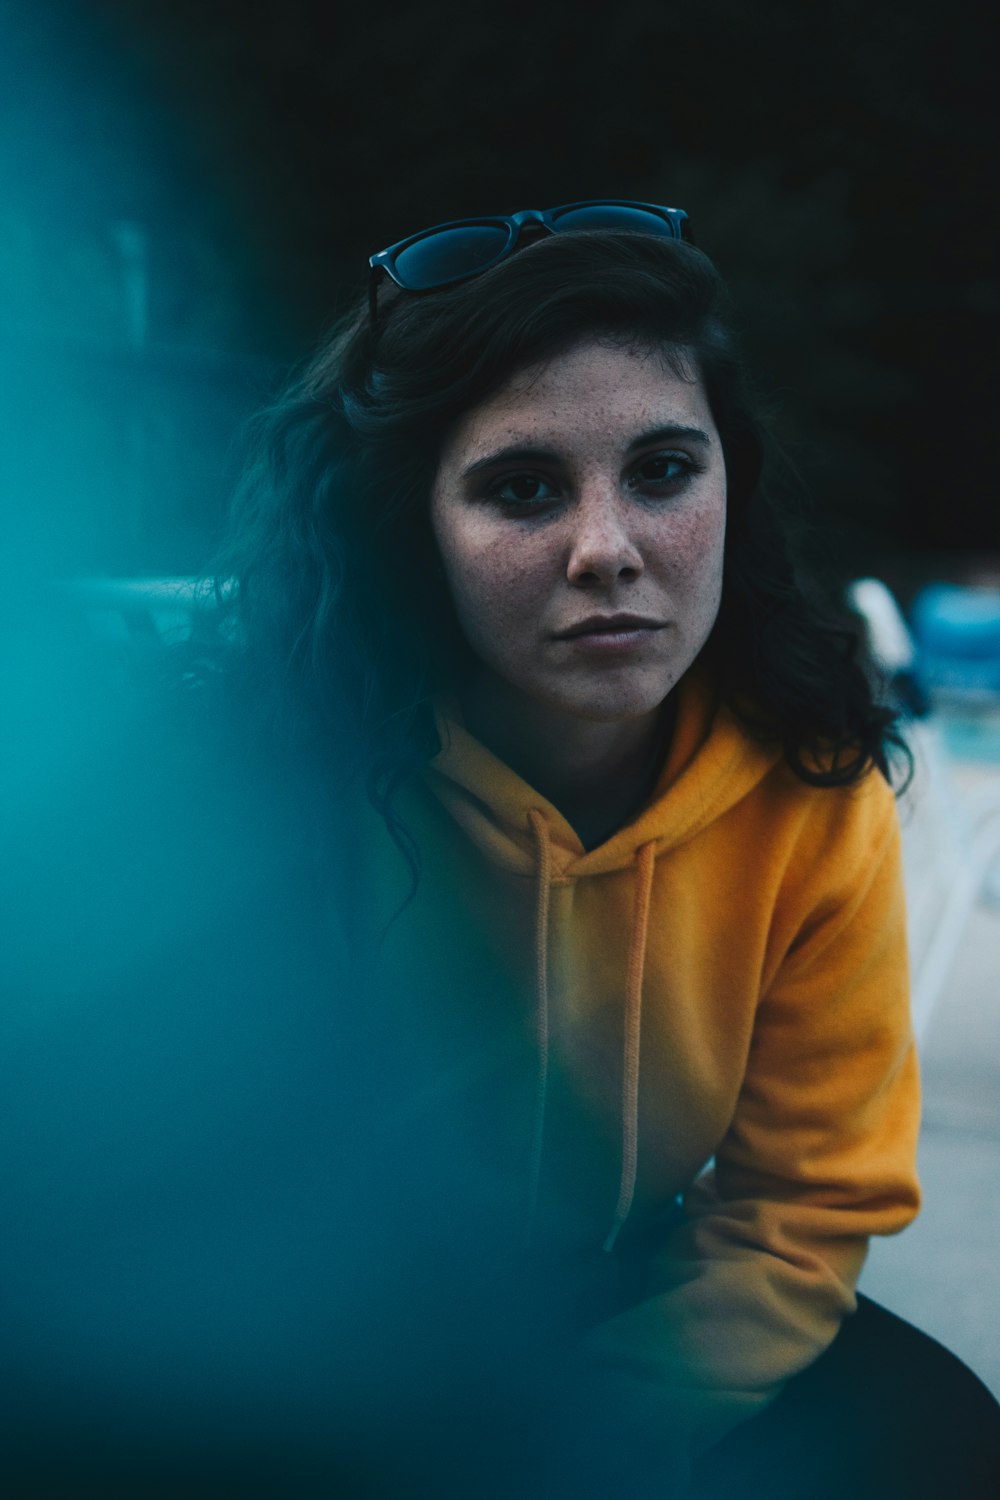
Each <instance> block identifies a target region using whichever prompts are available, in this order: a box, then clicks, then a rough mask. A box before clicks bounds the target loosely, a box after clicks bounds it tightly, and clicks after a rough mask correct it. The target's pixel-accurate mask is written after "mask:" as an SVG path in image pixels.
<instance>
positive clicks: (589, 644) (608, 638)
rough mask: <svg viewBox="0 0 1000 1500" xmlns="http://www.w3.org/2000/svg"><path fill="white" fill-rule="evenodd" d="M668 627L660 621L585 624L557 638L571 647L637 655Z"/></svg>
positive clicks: (576, 626)
mask: <svg viewBox="0 0 1000 1500" xmlns="http://www.w3.org/2000/svg"><path fill="white" fill-rule="evenodd" d="M664 628H665V627H664V625H663V623H662V622H661V621H659V620H644V619H639V618H636V617H631V618H630V617H622V618H620V619H615V618H610V619H592V620H582V621H581V622H580V624H579V625H573V626H571V627H570V629H569V630H564V631H562V632H561V634H560V635H558V636H557V637H556V639H557V640H561V641H565V642H566V643H567V644H568V645H570V646H575V647H577V648H578V649H581V650H589V651H602V652H603V651H610V652H614V651H634V650H635V649H636V647H637V646H642V645H644V644H645V643H646V642H647V641H648V640H649V639H650V637H651V636H654V635H655V634H656V632H657V631H658V630H663V629H664Z"/></svg>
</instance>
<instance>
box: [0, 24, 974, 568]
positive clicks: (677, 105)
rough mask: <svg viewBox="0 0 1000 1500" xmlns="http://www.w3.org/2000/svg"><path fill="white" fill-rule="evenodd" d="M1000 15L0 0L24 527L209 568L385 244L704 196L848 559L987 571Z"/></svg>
mask: <svg viewBox="0 0 1000 1500" xmlns="http://www.w3.org/2000/svg"><path fill="white" fill-rule="evenodd" d="M986 26H987V22H986V12H985V8H979V9H976V8H974V7H973V6H972V5H969V4H966V3H965V0H958V3H953V4H951V5H948V6H944V5H936V6H931V5H929V4H926V3H917V4H913V3H904V0H868V3H859V0H842V3H840V4H837V5H826V4H810V3H808V0H757V3H755V4H750V3H746V0H743V3H740V0H702V3H700V4H675V3H669V0H618V3H616V4H614V5H609V6H607V7H595V8H593V9H591V10H587V9H585V8H584V7H582V6H580V5H579V4H571V3H568V0H548V3H546V4H542V5H540V6H536V5H525V4H520V3H507V4H500V3H496V0H490V3H487V4H483V5H478V6H473V5H469V4H467V3H465V4H463V3H460V0H431V3H425V4H423V5H419V6H418V5H404V4H400V3H398V0H380V3H379V4H377V5H373V4H357V3H355V4H351V5H346V4H331V3H320V0H285V3H281V4H278V3H275V4H267V3H261V0H242V3H238V4H237V3H224V0H214V3H213V0H207V3H206V0H142V3H134V0H132V3H130V0H91V3H88V4H63V5H59V4H46V3H44V0H43V3H39V4H35V5H29V4H28V3H27V0H0V135H2V142H0V182H2V183H3V184H4V190H3V204H2V206H0V231H2V238H0V360H3V362H4V364H5V365H6V373H7V377H8V381H7V397H8V402H9V405H8V413H9V420H8V423H7V429H8V433H9V434H11V435H12V440H11V442H10V443H9V444H8V445H7V451H8V457H7V460H6V463H7V467H8V469H9V470H10V473H9V474H8V475H7V476H6V477H7V488H8V495H9V496H11V497H12V498H13V506H12V510H13V513H14V514H15V515H16V516H18V517H19V518H20V520H21V522H25V518H26V517H27V518H28V520H27V522H25V524H22V525H21V527H20V531H21V533H22V536H24V535H28V536H31V537H35V536H37V535H38V534H40V533H42V532H44V534H45V535H46V537H47V538H48V540H47V543H46V545H47V547H48V550H49V552H50V554H51V553H52V552H53V549H54V555H55V557H56V561H57V564H58V565H60V566H63V567H64V568H65V567H70V566H72V567H73V568H76V569H79V570H84V571H86V570H90V571H97V572H101V571H110V572H133V573H134V572H152V573H176V572H181V573H185V572H188V571H191V570H192V569H196V568H198V567H201V566H202V565H203V564H204V563H205V561H206V559H207V557H208V556H209V552H210V547H211V544H212V542H213V540H214V539H215V537H216V536H217V534H218V529H219V526H220V524H221V519H222V516H223V513H224V507H225V499H226V495H227V493H228V489H229V487H230V485H231V482H232V477H233V474H234V472H235V470H236V467H237V465H238V461H239V458H238V440H236V434H237V433H238V431H239V427H240V423H241V421H242V420H243V418H244V417H245V416H246V414H247V413H248V412H249V411H250V410H252V409H253V407H254V406H255V405H257V404H258V403H259V402H260V401H261V400H262V399H264V398H265V397H266V395H267V394H268V393H269V391H271V390H273V389H274V388H275V386H276V383H278V382H280V380H281V378H282V375H283V373H284V372H285V370H286V369H287V366H288V363H289V362H290V361H292V360H294V359H297V358H299V357H301V356H302V355H303V354H305V353H306V352H308V350H309V349H310V348H311V347H312V345H313V344H314V343H315V341H316V340H317V338H318V337H319V336H320V334H321V332H322V330H323V328H324V327H325V326H326V325H327V324H328V322H329V321H330V319H331V317H332V316H333V315H334V314H335V313H336V312H337V311H338V310H339V309H340V308H341V307H342V305H343V302H344V299H345V298H346V297H348V296H351V295H354V294H355V293H357V292H359V291H361V290H362V289H363V287H364V285H365V274H364V273H365V265H366V259H367V256H368V254H369V253H370V252H371V251H372V250H374V249H377V248H380V247H381V246H382V245H384V244H387V243H389V242H391V241H393V240H395V239H398V238H401V237H402V236H403V235H405V234H407V233H409V232H410V231H412V230H414V229H418V228H421V227H423V226H425V225H428V224H432V223H435V222H437V221H439V220H444V219H448V218H450V217H455V216H460V215H464V214H469V213H479V212H490V211H510V210H513V209H516V208H521V207H527V206H537V207H547V206H550V205H553V204H557V203H561V202H567V201H571V200H573V199H576V198H588V197H598V196H614V197H626V198H638V199H645V200H649V201H653V202H661V203H673V204H679V205H681V206H683V207H685V208H687V209H688V211H689V213H690V215H691V218H692V221H693V224H694V226H695V230H696V234H697V238H698V241H699V243H700V244H701V246H702V247H703V248H704V249H706V250H707V251H708V252H709V253H710V254H711V255H712V257H713V258H714V259H715V260H716V262H717V264H718V265H719V267H720V269H721V270H722V272H723V274H724V275H725V276H726V278H727V279H728V280H729V282H730V284H731V286H732V287H733V289H734V292H735V294H736V298H737V303H738V307H739V309H740V316H741V319H742V323H743V327H744V332H745V336H746V340H747V342H748V345H749V347H750V351H751V353H752V355H753V356H754V358H755V362H756V364H757V366H758V368H759V370H760V372H761V381H762V385H763V389H764V391H765V393H766V395H767V397H768V400H769V403H770V405H771V406H772V408H773V411H774V414H775V419H776V422H777V426H778V430H779V433H780V435H781V436H782V438H783V440H784V442H785V443H786V445H787V447H788V449H789V452H790V455H791V457H792V460H793V462H794V464H795V465H796V466H797V468H798V470H799V471H800V473H801V475H802V477H803V479H804V480H805V482H806V486H807V488H808V491H809V493H810V494H811V496H812V497H813V499H812V523H813V526H814V528H815V530H816V537H815V539H814V540H815V550H816V551H818V552H820V553H821V554H822V555H823V557H824V559H825V560H827V561H828V562H829V564H830V567H831V569H832V571H833V572H834V573H839V574H843V575H845V576H846V575H847V574H850V573H858V572H866V571H870V570H875V571H880V572H882V573H883V574H884V575H887V576H889V578H890V580H891V581H893V582H895V583H896V585H897V587H899V588H900V589H901V591H902V592H903V593H904V594H906V592H907V591H908V589H909V588H910V587H911V586H912V585H913V584H914V583H915V582H918V581H921V580H923V579H925V578H927V577H931V576H935V575H936V576H941V577H955V578H960V577H970V576H978V577H980V578H984V577H989V576H990V570H991V568H992V569H995V568H996V565H997V553H998V549H1000V527H998V524H997V502H996V477H995V468H996V465H995V460H994V433H995V427H996V414H995V413H996V402H997V389H998V383H997V380H996V374H997V363H998V356H997V340H996V327H997V321H998V312H1000V285H998V270H997V228H996V225H997V220H998V217H1000V216H998V214H997V208H996V197H997V172H996V165H997V108H996V103H995V98H996V93H997V89H996V84H995V79H996V76H997V69H996V57H995V55H994V56H992V57H991V55H990V51H989V47H990V43H989V36H988V32H987V29H986ZM123 226H125V227H124V228H123ZM136 234H138V237H139V239H138V243H139V246H140V249H139V251H138V252H137V251H136V249H135V244H136V238H135V236H136ZM129 235H131V236H132V239H131V240H130V239H129ZM130 244H131V246H132V248H131V250H130V249H129V245H130ZM130 256H131V259H130ZM137 256H138V261H139V262H140V267H139V272H138V273H137V271H136V264H137V259H136V258H137ZM137 274H138V275H139V276H140V282H141V288H140V291H139V292H138V293H137V291H136V285H137V283H136V280H135V277H136V275H137ZM130 277H131V280H130ZM137 295H138V296H139V303H137V302H136V297H137ZM140 304H141V305H140ZM11 455H13V456H11ZM39 518H41V519H39ZM15 529H17V528H15ZM53 536H56V537H57V538H58V540H57V541H56V542H53V541H52V537H53Z"/></svg>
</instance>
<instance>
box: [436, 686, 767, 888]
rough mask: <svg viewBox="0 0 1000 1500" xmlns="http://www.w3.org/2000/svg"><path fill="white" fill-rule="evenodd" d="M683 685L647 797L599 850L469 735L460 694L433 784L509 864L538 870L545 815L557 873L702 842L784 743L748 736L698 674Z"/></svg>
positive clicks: (450, 707)
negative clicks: (700, 837) (644, 851)
mask: <svg viewBox="0 0 1000 1500" xmlns="http://www.w3.org/2000/svg"><path fill="white" fill-rule="evenodd" d="M675 691H676V693H677V695H678V710H677V718H676V724H675V727H674V733H673V738H672V741H671V743H670V746H669V749H668V751H667V754H666V758H665V760H664V763H663V766H662V768H661V771H660V775H659V776H658V778H657V781H656V784H655V786H654V789H653V792H652V793H651V795H650V798H649V800H648V801H647V803H646V805H645V807H643V808H642V809H641V810H640V812H639V813H637V814H636V816H635V817H634V818H633V819H632V821H631V822H629V823H627V824H626V825H625V827H624V828H620V829H619V830H618V831H617V833H614V834H612V836H611V837H610V838H609V839H607V840H606V841H605V842H604V843H603V844H599V845H598V846H597V848H595V849H590V850H586V849H584V847H583V844H582V843H581V841H580V838H579V836H578V835H577V834H576V832H575V831H574V829H573V828H572V827H571V826H570V824H569V823H568V822H567V821H566V819H565V818H564V817H563V815H562V813H560V812H559V810H558V808H556V807H554V806H553V804H552V803H551V802H548V801H546V799H545V798H544V797H542V796H541V795H540V793H538V792H536V791H535V790H534V789H533V788H532V787H531V786H529V785H528V783H527V782H526V781H523V780H522V779H521V777H520V776H518V775H517V774H516V772H514V771H512V770H511V769H510V767H509V766H507V765H505V764H504V763H503V761H501V760H499V759H498V758H497V757H496V756H495V755H493V754H492V753H491V752H490V751H489V750H487V749H486V747H485V746H484V745H481V744H480V743H479V741H478V740H476V739H474V738H473V737H472V735H470V734H469V732H468V730H467V729H466V728H465V726H464V724H463V723H462V719H461V715H460V712H459V710H458V705H457V703H456V702H455V701H454V700H447V701H443V702H442V703H441V704H440V706H439V709H438V733H439V735H440V738H441V747H442V748H441V750H440V752H439V753H438V755H437V756H436V757H435V758H434V760H433V761H432V762H431V764H430V767H429V770H428V773H427V774H428V780H429V784H430V786H431V789H432V790H433V791H434V793H435V795H436V796H437V797H438V798H439V799H440V800H441V802H442V803H443V804H444V805H445V806H446V807H447V809H448V811H449V812H450V813H451V815H452V817H453V818H454V819H455V821H456V822H457V823H458V824H459V825H460V826H461V827H462V829H463V830H464V832H465V833H466V834H467V835H468V837H469V838H470V839H472V841H473V843H474V844H475V845H476V846H477V847H478V848H479V849H480V850H481V851H482V852H483V853H484V854H485V855H486V857H487V858H488V859H489V860H491V861H492V862H493V863H494V864H497V865H499V866H500V867H501V868H502V869H505V870H508V871H510V872H512V873H514V874H519V875H528V876H530V875H533V874H535V873H536V872H537V868H538V837H537V832H536V831H535V825H536V822H537V817H540V818H541V819H543V820H544V823H545V826H546V829H547V832H548V839H549V845H550V850H551V873H552V875H553V877H556V878H560V879H564V880H578V879H583V878H585V877H587V876H591V875H607V874H611V873H612V872H614V871H616V870H623V869H625V868H627V867H628V866H630V865H632V864H633V863H634V861H635V858H636V854H637V852H638V850H639V849H641V848H643V847H646V846H648V845H652V846H653V849H654V852H655V854H656V855H660V854H663V853H666V852H667V851H668V850H670V849H675V848H678V847H679V846H680V845H681V844H684V843H686V842H687V841H688V840H689V839H691V838H694V837H695V836H696V835H697V834H698V833H700V832H701V831H702V830H703V829H704V828H706V827H707V826H708V825H709V824H711V823H714V822H715V821H717V820H718V819H719V818H721V817H722V816H723V814H724V813H726V812H728V811H729V809H730V808H731V807H734V806H735V805H736V804H737V803H738V802H740V801H741V800H742V799H743V798H744V797H746V796H747V795H748V794H749V793H750V792H752V791H753V789H754V788H755V787H756V786H757V785H758V783H759V782H760V781H761V780H762V779H763V778H764V777H765V776H766V775H767V773H768V771H770V770H771V768H772V767H773V766H774V764H775V762H776V761H777V760H778V759H779V758H780V755H781V750H780V747H778V746H776V745H770V744H768V745H764V744H761V745H757V744H755V743H753V742H752V741H750V740H748V738H747V734H746V731H745V730H744V729H742V728H741V726H740V725H739V724H738V723H737V722H736V720H735V719H734V718H733V716H732V714H731V713H730V712H729V710H728V709H727V708H726V707H725V706H724V705H721V704H720V703H719V702H718V700H717V697H716V695H715V693H714V692H713V690H712V688H711V686H710V685H709V683H708V682H706V681H705V679H704V678H703V677H701V676H700V675H698V674H696V673H694V672H691V673H688V675H687V676H686V677H685V678H683V679H682V681H681V682H680V683H679V684H678V686H677V688H676V689H675ZM533 815H537V816H533Z"/></svg>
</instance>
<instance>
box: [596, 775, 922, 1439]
mask: <svg viewBox="0 0 1000 1500" xmlns="http://www.w3.org/2000/svg"><path fill="white" fill-rule="evenodd" d="M823 795H824V796H825V798H826V799H827V801H826V803H825V804H814V807H816V808H817V810H818V816H817V817H815V818H814V819H813V820H812V821H813V823H814V824H816V826H808V827H807V828H806V832H805V834H804V836H803V837H802V838H801V839H800V841H799V848H798V850H797V854H796V858H795V859H794V860H793V861H792V862H791V864H790V866H789V869H788V871H787V873H786V880H785V882H784V886H783V890H784V896H783V898H782V900H781V901H779V903H778V907H779V908H780V910H778V909H776V912H775V921H774V924H773V926H774V931H775V934H776V935H777V938H778V947H779V950H780V951H779V955H778V956H777V957H776V958H775V959H774V961H773V962H772V964H771V965H770V972H769V974H768V977H767V979H766V981H765V986H764V988H763V991H762V994H761V997H760V999H759V1003H758V1007H757V1012H756V1019H755V1023H754V1028H753V1034H752V1038H751V1044H750V1050H749V1055H748V1059H747V1066H746V1072H745V1077H744V1081H743V1085H742V1088H741V1091H740V1095H739V1099H738V1102H737V1107H736V1110H735V1113H734V1115H733V1118H732V1120H731V1123H730V1126H729V1129H728V1131H727V1133H726V1135H725V1137H724V1139H723V1140H722V1141H721V1142H720V1143H719V1145H718V1148H717V1150H716V1155H715V1164H714V1169H713V1170H712V1171H711V1172H710V1173H708V1174H706V1175H704V1176H702V1177H700V1178H699V1179H698V1180H697V1181H696V1182H695V1183H694V1184H693V1186H692V1187H691V1188H690V1189H689V1190H688V1192H687V1194H686V1197H685V1205H684V1206H685V1217H684V1220H683V1221H682V1223H681V1224H680V1226H679V1227H678V1228H676V1229H675V1230H673V1231H672V1232H671V1233H670V1234H669V1236H668V1238H667V1239H666V1240H665V1242H664V1243H663V1244H662V1246H661V1248H660V1250H659V1251H658V1253H657V1254H656V1255H655V1257H654V1259H653V1262H652V1264H651V1268H650V1275H649V1279H648V1282H647V1288H646V1289H647V1293H648V1294H649V1295H647V1298H646V1300H644V1301H642V1302H640V1303H638V1304H636V1305H635V1306H633V1307H632V1308H630V1309H629V1310H628V1311H627V1312H625V1313H623V1314H621V1315H619V1316H618V1317H616V1318H614V1319H613V1320H611V1321H609V1322H607V1323H605V1324H602V1325H601V1326H599V1327H598V1328H596V1329H594V1330H593V1331H592V1333H591V1335H590V1336H589V1339H588V1352H589V1354H590V1356H591V1357H593V1359H594V1360H595V1361H596V1363H597V1366H598V1368H599V1369H600V1370H601V1371H602V1372H603V1374H604V1375H606V1376H607V1378H608V1379H609V1380H610V1381H611V1382H612V1383H613V1384H614V1385H615V1387H616V1389H618V1388H620V1386H621V1383H622V1381H626V1382H628V1383H630V1384H631V1385H632V1386H633V1387H634V1389H635V1391H636V1395H637V1399H638V1400H639V1401H641V1402H642V1403H643V1404H644V1405H645V1407H646V1409H647V1410H648V1409H650V1401H651V1396H652V1392H653V1390H654V1389H655V1390H656V1391H658V1392H659V1402H658V1403H656V1402H654V1403H653V1404H654V1406H655V1408H656V1410H657V1411H658V1413H660V1414H662V1419H663V1420H664V1422H668V1423H669V1424H670V1426H671V1428H672V1429H673V1431H674V1432H675V1434H676V1436H677V1437H678V1438H681V1439H683V1441H684V1442H685V1443H686V1445H687V1447H688V1449H689V1451H691V1452H693V1453H697V1452H698V1451H700V1450H702V1449H703V1448H704V1447H706V1446H708V1445H709V1444H710V1443H712V1442H714V1441H715V1440H716V1439H717V1438H719V1437H721V1436H722V1435H723V1434H724V1433H725V1432H726V1431H727V1430H729V1429H730V1428H732V1427H734V1426H735V1425H737V1424H738V1423H739V1422H741V1421H742V1420H744V1419H745V1418H747V1417H750V1416H753V1415H754V1414H756V1413H757V1412H759V1411H761V1410H762V1409H763V1408H764V1407H765V1406H766V1405H767V1404H768V1402H769V1401H770V1400H772V1399H773V1397H774V1396H775V1395H777V1393H778V1392H779V1391H780V1389H781V1387H782V1385H783V1384H784V1382H786V1381H787V1380H788V1379H789V1378H790V1377H791V1376H793V1375H795V1374H796V1373H798V1372H799V1371H801V1370H803V1369H804V1368H806V1366H808V1365H809V1364H811V1363H812V1362H813V1360H815V1359H816V1358H817V1356H818V1355H820V1354H821V1353H822V1352H823V1350H824V1349H825V1348H826V1347H827V1346H828V1345H829V1344H830V1342H831V1341H832V1339H833V1338H834V1335H835V1334H836V1333H837V1330H838V1328H839V1327H840V1324H841V1321H842V1320H843V1319H844V1317H846V1316H848V1315H849V1314H850V1313H851V1312H853V1311H854V1309H855V1306H856V1302H855V1295H854V1286H855V1282H856V1280H857V1278H858V1275H859V1273H860V1271H861V1268H862V1265H863V1262H864V1258H865V1253H866V1247H867V1241H868V1236H869V1235H871V1234H889V1233H893V1232H895V1231H897V1230H899V1229H901V1228H903V1227H904V1226H905V1225H906V1224H907V1223H908V1222H909V1221H910V1220H911V1219H912V1218H913V1217H914V1216H915V1214H916V1212H917V1209H918V1206H919V1189H918V1185H917V1181H916V1175H915V1167H914V1161H915V1150H916V1136H917V1129H918V1123H919V1092H918V1080H917V1067H916V1058H915V1051H914V1044H913V1037H912V1030H911V1026H910V1019H909V1002H908V979H907V952H906V927H905V913H904V903H903V890H902V874H901V861H900V850H899V832H898V823H897V819H896V815H895V809H894V805H893V802H892V796H891V793H890V792H889V789H888V788H887V787H886V786H885V784H884V783H883V782H882V780H881V778H880V777H875V776H872V777H869V778H868V780H867V781H866V782H865V783H863V784H862V786H861V787H858V788H856V789H850V790H849V791H846V792H844V793H842V794H841V793H833V794H830V793H825V794H823ZM657 1420H659V1417H658V1418H657Z"/></svg>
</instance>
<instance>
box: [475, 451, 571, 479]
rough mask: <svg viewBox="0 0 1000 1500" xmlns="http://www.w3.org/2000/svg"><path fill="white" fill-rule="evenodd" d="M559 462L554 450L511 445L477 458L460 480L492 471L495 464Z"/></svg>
mask: <svg viewBox="0 0 1000 1500" xmlns="http://www.w3.org/2000/svg"><path fill="white" fill-rule="evenodd" d="M559 461H560V459H559V454H558V453H557V452H556V451H555V449H554V448H532V447H530V446H528V445H526V444H523V443H512V444H511V445H510V447H508V448H497V449H496V450H495V452H493V453H487V454H486V456H485V457H484V458H477V459H476V460H475V462H474V463H471V464H467V465H466V467H465V468H464V469H463V470H462V478H463V479H466V478H468V477H469V476H470V475H472V474H480V473H482V471H483V469H493V468H495V467H496V466H497V464H509V463H516V464H557V463H559Z"/></svg>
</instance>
